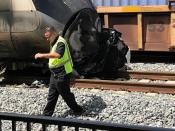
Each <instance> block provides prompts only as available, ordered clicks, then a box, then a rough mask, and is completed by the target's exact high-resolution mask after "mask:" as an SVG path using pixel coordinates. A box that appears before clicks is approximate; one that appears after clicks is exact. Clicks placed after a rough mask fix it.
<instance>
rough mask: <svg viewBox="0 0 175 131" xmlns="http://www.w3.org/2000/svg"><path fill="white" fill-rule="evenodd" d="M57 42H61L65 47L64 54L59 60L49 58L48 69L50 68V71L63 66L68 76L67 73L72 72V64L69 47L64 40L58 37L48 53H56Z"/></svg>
mask: <svg viewBox="0 0 175 131" xmlns="http://www.w3.org/2000/svg"><path fill="white" fill-rule="evenodd" d="M59 42H62V43H64V45H65V51H64V54H63V56H62V57H61V58H50V59H49V68H51V69H52V68H58V67H60V66H63V65H64V69H65V71H66V74H68V73H71V72H72V71H73V63H72V59H71V55H70V51H69V47H68V45H67V42H66V41H65V39H64V38H63V37H61V36H59V38H58V40H57V42H56V43H55V44H54V46H53V47H52V49H51V51H50V52H51V53H52V52H56V49H57V46H59V45H58V43H59Z"/></svg>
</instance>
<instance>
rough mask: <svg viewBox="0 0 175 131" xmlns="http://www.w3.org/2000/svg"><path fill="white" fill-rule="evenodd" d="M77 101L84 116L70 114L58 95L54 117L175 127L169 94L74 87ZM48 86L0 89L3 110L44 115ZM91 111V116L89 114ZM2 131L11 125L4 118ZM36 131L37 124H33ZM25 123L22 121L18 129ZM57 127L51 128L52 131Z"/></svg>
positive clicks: (173, 99) (173, 101) (174, 98)
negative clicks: (83, 111) (83, 110)
mask: <svg viewBox="0 0 175 131" xmlns="http://www.w3.org/2000/svg"><path fill="white" fill-rule="evenodd" d="M18 87H20V86H18ZM71 90H72V92H73V93H74V94H75V97H76V100H77V102H78V103H79V104H80V105H81V106H83V107H84V108H85V109H86V113H85V115H80V116H75V115H73V114H70V109H69V107H68V106H67V105H66V104H65V102H64V101H63V99H62V98H61V97H59V99H58V102H57V106H56V109H55V112H54V115H53V117H59V118H60V117H61V118H71V119H72V118H73V119H83V120H97V121H104V122H112V123H119V124H135V125H145V126H153V127H163V128H175V96H174V95H168V94H155V93H139V92H125V91H109V90H108V91H107V90H103V91H101V90H98V89H77V88H71ZM47 93H48V88H46V87H43V88H23V87H21V88H14V86H6V87H1V88H0V94H1V95H0V112H15V113H20V114H29V115H39V114H42V111H43V109H44V106H45V104H46V100H47ZM87 114H89V115H87ZM3 123H5V124H3V125H4V126H3V131H10V130H11V129H10V128H11V127H10V126H11V125H10V122H8V121H3ZM33 126H34V127H33V130H36V131H37V129H38V128H37V126H38V125H33ZM24 128H26V125H25V124H22V123H19V125H18V130H21V131H23V130H24V131H25V129H24ZM55 128H56V127H52V128H51V127H50V130H52V129H53V131H54V129H55Z"/></svg>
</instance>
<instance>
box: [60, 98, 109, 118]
mask: <svg viewBox="0 0 175 131" xmlns="http://www.w3.org/2000/svg"><path fill="white" fill-rule="evenodd" d="M84 97H85V98H89V97H90V99H88V101H86V102H85V103H84V104H82V105H81V106H82V107H83V109H84V110H85V112H84V113H83V114H81V116H90V117H95V116H97V115H98V114H99V113H101V112H102V110H103V109H105V108H106V103H105V102H104V101H103V99H102V98H101V97H99V96H96V95H88V96H84ZM68 115H74V114H73V112H72V111H71V110H68V111H67V112H65V113H64V114H63V115H61V116H60V117H66V116H68Z"/></svg>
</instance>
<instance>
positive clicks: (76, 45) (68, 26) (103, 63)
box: [0, 0, 129, 77]
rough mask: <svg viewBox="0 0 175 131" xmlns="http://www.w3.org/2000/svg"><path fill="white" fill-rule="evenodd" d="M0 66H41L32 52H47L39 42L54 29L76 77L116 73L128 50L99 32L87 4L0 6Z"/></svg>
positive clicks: (41, 1)
mask: <svg viewBox="0 0 175 131" xmlns="http://www.w3.org/2000/svg"><path fill="white" fill-rule="evenodd" d="M0 2H1V4H0V60H1V61H0V63H1V66H2V67H3V66H5V67H6V68H7V69H8V70H18V69H20V70H21V69H24V68H26V67H28V66H32V65H33V66H34V65H35V66H36V65H40V66H43V68H45V67H46V68H47V64H46V63H47V61H45V60H40V61H36V60H34V54H35V53H37V52H41V53H42V52H49V49H50V47H49V44H48V43H47V41H46V40H45V39H44V37H43V33H44V29H45V27H46V26H50V25H51V26H54V27H55V29H56V30H57V32H59V34H60V35H62V36H63V37H64V38H65V39H66V40H67V41H68V43H69V46H70V50H71V56H72V59H73V62H74V68H75V71H76V73H77V74H78V75H80V76H87V77H88V76H93V75H97V74H98V75H100V76H101V75H102V74H103V76H107V74H110V73H114V72H116V71H117V70H118V69H119V68H121V67H123V66H124V65H125V63H126V61H127V59H126V54H127V53H128V52H129V48H128V46H127V45H126V44H125V43H124V42H123V41H122V40H121V39H120V38H121V33H120V32H118V31H116V30H114V29H107V28H103V27H102V24H101V20H100V17H99V16H98V14H97V12H96V9H95V7H94V5H93V4H92V2H91V1H90V0H22V1H21V0H5V1H4V0H0Z"/></svg>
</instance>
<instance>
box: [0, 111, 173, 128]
mask: <svg viewBox="0 0 175 131" xmlns="http://www.w3.org/2000/svg"><path fill="white" fill-rule="evenodd" d="M3 120H9V121H11V122H12V125H11V129H12V131H16V130H17V129H16V122H25V123H27V126H26V131H31V130H32V126H31V124H32V123H40V124H42V125H43V126H42V128H43V131H46V125H57V126H58V131H62V130H63V128H62V127H63V126H67V127H74V129H75V131H79V129H80V128H85V129H91V130H92V131H97V130H107V131H120V130H122V129H125V130H128V131H173V129H168V128H156V127H145V126H134V125H133V126H132V125H122V124H112V123H105V122H97V121H87V120H86V121H85V120H77V119H66V118H56V117H47V116H31V115H24V114H14V113H4V112H3V113H0V131H3V130H2V127H3V124H2V121H3Z"/></svg>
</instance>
